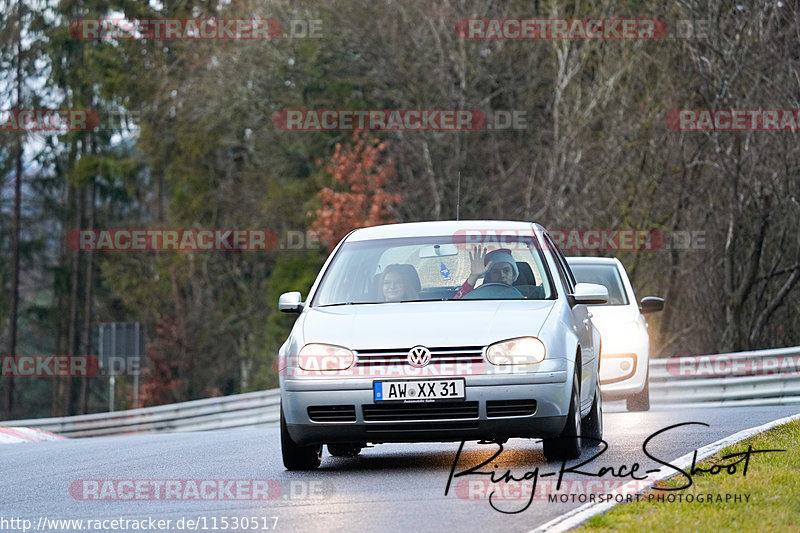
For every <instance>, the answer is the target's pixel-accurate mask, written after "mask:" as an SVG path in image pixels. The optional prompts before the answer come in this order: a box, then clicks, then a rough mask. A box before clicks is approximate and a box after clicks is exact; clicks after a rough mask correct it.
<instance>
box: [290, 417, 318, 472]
mask: <svg viewBox="0 0 800 533" xmlns="http://www.w3.org/2000/svg"><path fill="white" fill-rule="evenodd" d="M281 455H282V456H283V466H285V467H286V469H287V470H314V469H316V468H318V467H319V465H320V463H321V462H322V444H317V445H314V444H312V445H310V446H300V445H298V444H297V443H295V442H294V441H293V440H292V436H291V435H289V430H288V429H287V428H286V419H285V418H284V416H283V407H281Z"/></svg>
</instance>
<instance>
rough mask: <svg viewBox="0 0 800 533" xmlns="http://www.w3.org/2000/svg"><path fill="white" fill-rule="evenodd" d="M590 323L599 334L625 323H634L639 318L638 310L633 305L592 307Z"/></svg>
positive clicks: (590, 309)
mask: <svg viewBox="0 0 800 533" xmlns="http://www.w3.org/2000/svg"><path fill="white" fill-rule="evenodd" d="M589 311H590V312H591V313H592V322H593V323H594V325H595V326H596V327H597V329H599V330H600V333H603V332H604V331H608V330H609V329H611V328H613V327H614V326H618V325H619V324H624V323H625V322H635V321H636V320H638V318H639V308H638V307H637V306H633V305H592V306H589Z"/></svg>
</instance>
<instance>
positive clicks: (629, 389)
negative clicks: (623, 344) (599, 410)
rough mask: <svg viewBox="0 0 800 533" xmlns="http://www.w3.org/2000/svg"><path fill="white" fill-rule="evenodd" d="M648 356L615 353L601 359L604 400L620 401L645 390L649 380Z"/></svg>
mask: <svg viewBox="0 0 800 533" xmlns="http://www.w3.org/2000/svg"><path fill="white" fill-rule="evenodd" d="M648 364H649V361H648V357H647V354H641V353H640V354H636V353H633V352H631V353H614V354H605V353H604V354H603V355H602V356H601V357H600V389H601V390H602V392H603V398H605V399H607V400H618V399H622V398H625V397H626V396H630V395H631V394H636V393H638V392H641V391H642V390H643V389H644V386H645V382H646V380H647V367H648Z"/></svg>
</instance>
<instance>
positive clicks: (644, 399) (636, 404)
mask: <svg viewBox="0 0 800 533" xmlns="http://www.w3.org/2000/svg"><path fill="white" fill-rule="evenodd" d="M625 404H626V407H627V408H628V411H649V410H650V369H649V368H648V369H647V375H646V376H645V377H644V389H642V392H638V393H636V394H634V395H632V396H628V398H627V399H626V401H625Z"/></svg>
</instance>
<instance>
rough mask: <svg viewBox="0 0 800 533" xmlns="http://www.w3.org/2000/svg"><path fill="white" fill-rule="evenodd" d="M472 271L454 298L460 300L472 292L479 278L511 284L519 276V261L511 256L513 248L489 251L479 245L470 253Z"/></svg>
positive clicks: (489, 281) (488, 281)
mask: <svg viewBox="0 0 800 533" xmlns="http://www.w3.org/2000/svg"><path fill="white" fill-rule="evenodd" d="M469 264H470V273H469V276H468V277H467V279H466V281H465V282H464V284H463V285H461V287H460V288H459V289H458V291H456V294H455V296H453V299H455V300H459V299H461V298H463V297H464V296H466V295H467V294H469V293H470V292H472V289H474V288H475V283H476V282H477V281H478V278H480V277H482V276H483V278H484V283H505V284H506V285H511V284H512V283H514V282H515V281H516V280H517V278H518V277H519V268H518V267H517V262H516V261H514V258H513V257H511V250H509V249H507V248H500V249H498V250H492V251H491V252H489V253H487V252H486V250H485V249H484V248H482V247H481V246H480V245H478V246H477V247H476V249H475V253H474V254H473V253H472V252H470V253H469Z"/></svg>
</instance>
